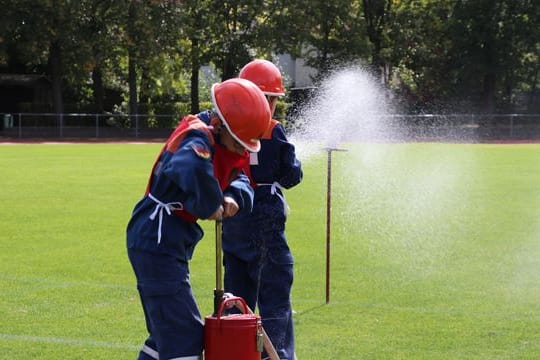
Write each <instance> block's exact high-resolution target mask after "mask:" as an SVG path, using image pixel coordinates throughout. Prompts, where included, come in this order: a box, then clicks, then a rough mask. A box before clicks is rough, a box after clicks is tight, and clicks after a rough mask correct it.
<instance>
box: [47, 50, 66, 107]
mask: <svg viewBox="0 0 540 360" xmlns="http://www.w3.org/2000/svg"><path fill="white" fill-rule="evenodd" d="M49 74H50V76H51V81H52V92H53V111H54V113H56V114H62V113H63V112H64V99H63V97H62V50H61V49H60V45H59V44H58V42H56V41H53V42H52V43H51V44H50V47H49Z"/></svg>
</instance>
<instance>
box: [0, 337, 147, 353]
mask: <svg viewBox="0 0 540 360" xmlns="http://www.w3.org/2000/svg"><path fill="white" fill-rule="evenodd" d="M0 340H2V341H16V342H31V343H45V344H61V345H71V346H92V347H100V348H107V349H125V350H134V351H136V350H138V349H140V346H138V345H132V344H121V343H111V342H106V341H96V340H91V339H68V338H61V337H51V336H33V335H14V334H0Z"/></svg>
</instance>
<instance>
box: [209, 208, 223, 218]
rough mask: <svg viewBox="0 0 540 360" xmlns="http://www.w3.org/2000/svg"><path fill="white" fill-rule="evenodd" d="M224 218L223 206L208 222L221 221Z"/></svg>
mask: <svg viewBox="0 0 540 360" xmlns="http://www.w3.org/2000/svg"><path fill="white" fill-rule="evenodd" d="M222 218H223V206H222V205H219V207H218V209H217V210H216V211H215V212H214V213H213V214H212V215H210V216H209V217H208V220H221V219H222Z"/></svg>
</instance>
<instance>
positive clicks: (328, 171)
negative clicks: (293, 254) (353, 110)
mask: <svg viewBox="0 0 540 360" xmlns="http://www.w3.org/2000/svg"><path fill="white" fill-rule="evenodd" d="M325 150H326V156H327V158H326V303H327V304H328V303H330V224H331V223H332V151H347V150H345V149H338V148H331V147H328V148H325Z"/></svg>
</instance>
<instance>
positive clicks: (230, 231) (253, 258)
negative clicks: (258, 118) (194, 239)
mask: <svg viewBox="0 0 540 360" xmlns="http://www.w3.org/2000/svg"><path fill="white" fill-rule="evenodd" d="M239 77H240V78H243V79H247V80H250V81H252V82H253V83H255V84H256V85H257V86H258V87H259V88H260V89H261V90H262V91H263V93H264V94H265V95H266V97H267V100H268V102H269V104H270V108H271V112H272V115H273V113H274V110H275V107H276V102H277V98H278V97H279V96H283V95H284V94H285V93H284V87H283V81H282V77H281V73H280V71H279V69H278V68H277V67H276V66H275V65H274V64H273V63H271V62H269V61H266V60H254V61H251V62H250V63H248V64H246V65H245V66H244V67H243V68H242V70H241V71H240V74H239ZM250 155H251V156H250V164H251V166H250V168H249V169H248V172H250V173H251V179H252V181H253V182H255V183H256V184H254V185H253V186H254V188H255V198H254V203H253V211H252V212H251V213H243V214H241V215H239V216H235V217H234V218H230V219H226V220H224V222H223V253H224V265H225V275H224V283H225V291H227V292H230V293H232V294H234V295H236V296H240V297H242V298H244V300H246V302H247V304H248V305H249V307H250V308H251V309H255V306H257V307H258V309H259V314H260V316H261V319H262V322H263V327H264V329H265V331H266V333H267V334H268V336H269V338H270V340H271V341H272V344H273V345H274V347H275V348H276V351H277V353H278V355H279V358H280V359H287V360H288V359H291V360H292V359H294V358H295V355H294V331H293V318H292V308H291V298H290V296H291V287H292V283H293V263H294V260H293V256H292V254H291V251H290V249H289V246H288V244H287V240H286V238H285V221H286V218H287V203H286V201H285V196H284V194H283V189H289V188H291V187H293V186H295V185H297V184H298V183H299V182H300V181H301V180H302V168H301V164H300V161H299V160H298V159H297V158H296V154H295V148H294V146H293V145H292V144H291V143H290V142H289V141H288V140H287V137H286V135H285V130H284V128H283V126H282V125H281V124H280V123H279V122H278V121H276V120H272V121H271V124H270V126H269V128H268V129H267V131H266V133H265V134H264V136H263V137H262V139H261V150H260V151H259V152H257V153H251V154H250Z"/></svg>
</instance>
